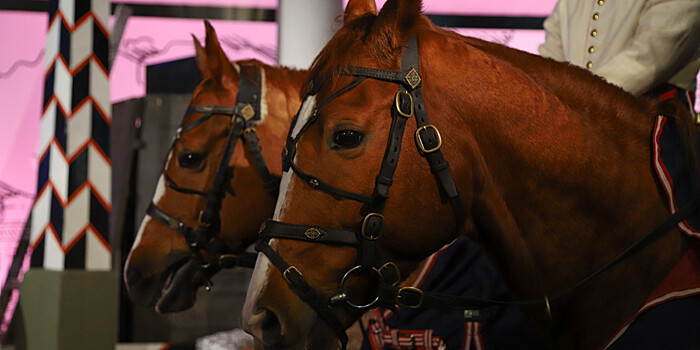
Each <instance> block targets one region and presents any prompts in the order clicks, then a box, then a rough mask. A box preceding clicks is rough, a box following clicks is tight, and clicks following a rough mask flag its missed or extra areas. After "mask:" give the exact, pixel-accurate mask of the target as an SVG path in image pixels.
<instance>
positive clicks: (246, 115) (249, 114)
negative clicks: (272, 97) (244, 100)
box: [234, 103, 255, 121]
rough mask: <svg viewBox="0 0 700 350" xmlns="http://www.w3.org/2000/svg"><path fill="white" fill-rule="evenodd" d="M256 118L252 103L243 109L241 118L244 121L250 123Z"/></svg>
mask: <svg viewBox="0 0 700 350" xmlns="http://www.w3.org/2000/svg"><path fill="white" fill-rule="evenodd" d="M254 116H255V109H253V106H251V105H250V103H248V104H246V105H245V106H244V107H243V108H242V109H241V117H243V119H245V120H246V121H249V120H250V119H251V118H253V117H254ZM234 118H235V116H234Z"/></svg>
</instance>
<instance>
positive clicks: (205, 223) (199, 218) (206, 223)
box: [197, 210, 211, 227]
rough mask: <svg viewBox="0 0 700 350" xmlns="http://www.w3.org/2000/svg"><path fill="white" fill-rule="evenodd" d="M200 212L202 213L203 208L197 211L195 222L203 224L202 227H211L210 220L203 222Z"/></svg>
mask: <svg viewBox="0 0 700 350" xmlns="http://www.w3.org/2000/svg"><path fill="white" fill-rule="evenodd" d="M202 214H204V210H202V211H200V212H199V217H197V222H198V223H199V224H200V225H202V226H204V227H211V223H210V222H204V221H202Z"/></svg>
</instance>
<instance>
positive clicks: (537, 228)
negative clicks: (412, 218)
mask: <svg viewBox="0 0 700 350" xmlns="http://www.w3.org/2000/svg"><path fill="white" fill-rule="evenodd" d="M430 36H431V34H428V35H426V36H425V37H426V38H425V39H427V40H422V41H421V40H419V43H421V61H422V64H421V66H422V67H426V68H425V69H424V72H422V73H423V76H424V79H425V83H424V85H425V89H424V90H425V91H424V95H425V98H426V101H427V103H428V106H427V108H428V111H429V113H431V114H433V115H435V119H436V120H435V121H434V123H435V124H436V125H438V123H444V124H443V125H455V126H457V127H455V128H452V129H451V130H459V134H457V133H453V134H452V135H449V136H448V137H444V139H447V140H451V141H453V142H455V144H453V145H447V144H445V145H444V146H443V149H444V150H445V152H446V153H447V152H448V151H447V150H448V149H449V148H451V147H454V148H455V151H452V152H454V153H453V154H454V155H453V156H450V155H447V157H448V159H455V158H459V157H460V156H459V154H460V153H461V154H469V155H470V156H469V157H467V158H468V159H469V162H465V163H459V161H455V162H453V164H456V165H455V166H456V167H457V168H459V167H462V169H461V171H460V169H457V171H456V173H457V174H465V173H470V174H471V175H470V176H471V177H465V179H468V180H465V181H471V179H472V178H473V179H477V181H475V184H474V185H473V186H474V193H475V195H474V199H473V202H472V208H474V209H473V211H472V213H471V215H472V216H473V219H474V221H475V227H476V230H475V231H474V233H473V237H472V238H474V239H475V240H477V241H478V242H479V243H481V245H482V246H483V247H484V248H485V250H486V252H487V254H489V255H490V256H491V258H492V259H491V260H492V261H494V263H495V265H496V267H497V268H498V269H499V272H500V273H501V275H502V277H503V278H504V279H505V280H506V282H507V284H508V285H509V287H510V288H511V290H512V291H513V292H514V294H516V295H517V296H519V297H542V296H543V295H546V294H551V293H556V292H557V291H561V290H564V289H565V288H567V287H569V286H571V285H573V284H575V283H576V282H577V281H579V280H581V279H583V278H584V277H586V276H587V275H588V274H590V273H592V272H593V271H595V270H596V269H597V268H598V267H600V266H602V265H604V264H605V263H607V262H608V261H610V260H612V259H613V258H614V257H615V256H616V255H618V254H619V253H620V252H622V251H623V250H624V249H626V248H627V247H628V246H630V245H631V244H632V242H634V241H636V240H637V239H638V238H639V237H640V236H641V235H642V234H644V233H646V232H647V231H648V230H650V229H651V228H652V227H654V226H655V225H656V224H658V223H660V222H661V221H663V220H664V219H665V217H666V216H668V213H667V211H666V209H665V208H664V206H663V203H662V202H661V198H660V196H659V194H658V192H657V188H656V185H655V182H654V179H653V177H652V174H651V170H650V168H649V162H650V150H649V147H648V137H649V136H648V134H647V133H648V130H649V131H650V130H651V129H650V128H651V123H652V120H651V118H649V119H648V120H644V119H645V117H646V115H644V112H643V111H642V110H640V109H638V108H635V107H634V106H633V105H632V102H633V99H632V100H630V98H629V97H628V96H625V95H624V94H623V95H622V96H620V92H619V91H616V90H615V88H611V87H609V86H607V85H606V84H604V83H602V82H601V81H600V80H599V79H595V78H593V79H592V78H591V77H587V76H586V75H585V74H583V75H582V74H580V73H578V72H576V71H575V70H574V71H573V72H572V70H571V69H569V68H566V67H565V66H564V65H558V64H550V65H549V68H547V69H549V70H550V71H548V72H546V74H545V72H544V71H538V69H539V70H541V69H543V68H536V66H537V65H542V64H545V63H546V62H545V61H544V59H542V58H540V57H537V56H532V55H527V54H524V55H522V54H519V53H518V54H517V55H516V54H514V53H512V52H510V53H509V54H510V55H512V56H513V57H515V56H518V66H516V65H515V64H513V63H512V62H509V60H508V58H509V57H501V56H498V55H497V54H495V53H494V52H495V50H493V51H494V52H487V51H483V50H480V49H478V48H476V47H475V46H470V45H466V44H465V43H464V39H458V38H457V37H455V36H450V35H448V36H447V37H448V38H449V39H446V38H445V36H444V35H441V36H440V37H439V38H438V39H441V40H431V39H433V38H429V37H430ZM460 38H461V37H460ZM446 50H448V51H449V52H446ZM503 50H505V51H508V50H509V49H503ZM431 51H432V53H431ZM506 56H507V55H506ZM450 57H461V58H462V59H461V60H450V61H444V60H446V59H449V58H450ZM455 70H456V71H455ZM547 74H548V75H549V76H550V77H556V79H548V78H546V76H547ZM581 77H583V79H580V78H581ZM567 79H570V80H569V81H567ZM548 80H557V81H559V83H558V84H554V83H553V82H550V83H548ZM587 89H590V91H587ZM431 91H432V93H431ZM586 93H589V94H594V95H596V96H595V97H597V96H600V98H601V99H602V98H604V97H607V98H606V99H605V101H607V103H608V104H609V106H603V105H602V104H600V103H598V102H597V101H596V100H595V97H594V98H592V99H591V101H588V102H589V103H588V105H585V104H583V103H582V102H580V101H579V100H581V98H580V97H576V96H575V95H576V94H581V95H582V94H586ZM430 101H442V103H444V104H445V105H441V104H440V103H436V102H433V103H432V104H431V102H430ZM449 101H452V102H449ZM612 101H615V104H613V102H612ZM438 118H445V119H450V120H445V119H438ZM647 128H648V130H647ZM448 142H450V141H448ZM462 158H464V157H462ZM455 160H456V159H455ZM458 176H459V175H458ZM458 181H459V180H458ZM461 185H462V186H469V185H470V184H465V183H462V184H461ZM464 192H465V193H470V192H471V191H464ZM683 244H684V243H683V241H682V239H681V238H680V237H679V235H675V234H674V235H667V236H665V237H664V238H662V239H660V240H658V241H657V242H656V243H654V244H653V246H654V249H655V250H656V251H662V252H667V254H666V253H664V254H658V253H654V252H653V251H652V250H649V249H644V250H642V251H641V252H640V253H638V254H636V255H634V256H632V257H630V258H629V259H626V260H625V261H624V262H623V263H621V264H620V266H618V267H617V268H615V269H614V270H612V271H609V272H606V273H605V274H604V275H603V276H601V277H600V278H597V279H596V280H594V281H593V282H591V283H588V284H587V285H586V286H584V287H583V288H580V289H579V290H577V291H576V292H575V293H574V294H573V295H571V298H569V300H568V301H566V302H562V303H558V305H556V306H557V307H558V309H559V310H563V311H562V313H566V314H567V316H569V317H573V318H574V319H577V321H571V322H569V325H568V326H563V327H564V329H563V330H562V334H568V333H567V332H570V331H571V329H572V328H573V327H583V328H584V329H585V328H590V329H591V332H593V330H592V329H594V328H595V327H596V326H597V327H599V328H602V329H603V331H602V332H600V333H601V334H603V335H602V336H601V337H604V336H605V334H609V333H611V332H614V331H615V330H616V328H615V327H618V326H619V325H621V324H622V322H624V321H625V320H626V317H629V316H631V314H633V313H634V311H636V308H638V307H639V306H640V305H641V303H642V302H643V301H644V299H645V298H646V296H647V295H648V294H649V293H650V292H651V290H652V289H653V287H655V286H656V285H657V284H658V283H659V282H660V280H661V279H662V278H663V276H664V275H665V273H666V272H667V271H668V269H669V268H670V267H671V266H672V265H673V263H675V261H677V259H678V258H679V257H680V255H681V254H682V252H683V249H682V247H683ZM635 269H636V270H637V271H640V270H641V271H645V272H647V274H646V275H644V277H643V278H634V277H633V276H635V275H637V276H639V273H634V272H633V271H635ZM625 272H632V273H629V274H625ZM630 278H632V279H630ZM621 282H624V284H621ZM593 290H595V291H601V290H602V291H605V292H610V293H607V294H606V293H604V292H592V291H593ZM629 290H634V291H635V292H637V294H636V295H635V293H634V292H628V291H629ZM623 291H624V292H623ZM620 293H626V295H627V297H626V298H624V299H625V300H624V301H620V300H619V298H618V297H615V298H613V297H611V295H612V296H616V295H617V296H619V295H621V294H620ZM592 295H595V296H597V297H598V300H596V301H595V302H591V301H590V300H588V299H587V298H588V297H589V296H592ZM611 298H612V299H611ZM567 303H568V304H567ZM576 305H578V306H576ZM581 305H585V308H587V310H584V309H582V307H581ZM595 312H599V314H598V315H596V316H591V313H593V315H595ZM580 314H582V315H580ZM606 315H609V316H606ZM605 317H609V318H610V322H611V324H612V325H610V326H605V325H600V324H598V325H596V322H599V321H600V319H601V318H605ZM536 318H537V317H536ZM555 318H556V315H555ZM541 321H543V320H541ZM543 322H544V321H543ZM555 322H556V320H555ZM577 322H578V323H577ZM592 342H593V343H595V344H596V345H602V344H598V343H599V342H601V340H600V339H594V340H592Z"/></svg>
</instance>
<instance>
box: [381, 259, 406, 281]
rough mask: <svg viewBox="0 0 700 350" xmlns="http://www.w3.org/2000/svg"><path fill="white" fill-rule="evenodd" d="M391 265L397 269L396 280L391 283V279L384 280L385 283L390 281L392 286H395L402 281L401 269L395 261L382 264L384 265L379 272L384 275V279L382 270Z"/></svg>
mask: <svg viewBox="0 0 700 350" xmlns="http://www.w3.org/2000/svg"><path fill="white" fill-rule="evenodd" d="M389 267H393V268H394V270H395V271H396V281H394V282H391V283H389V281H384V283H389V284H391V285H392V286H395V285H397V284H399V282H401V270H399V267H398V266H397V265H396V264H395V263H394V262H393V261H389V262H388V263H386V264H384V265H382V267H380V268H379V274H380V275H382V279H383V277H384V275H383V274H382V271H384V270H386V269H388V268H389Z"/></svg>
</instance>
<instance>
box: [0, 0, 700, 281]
mask: <svg viewBox="0 0 700 350" xmlns="http://www.w3.org/2000/svg"><path fill="white" fill-rule="evenodd" d="M329 1H330V0H329ZM113 2H124V3H134V4H161V5H162V4H181V5H190V6H219V7H227V6H232V7H257V8H267V9H274V8H276V6H277V0H117V1H113ZM383 3H384V1H383V0H382V1H379V2H378V7H381V5H382V4H383ZM424 3H425V5H424V10H425V12H426V13H432V14H460V15H495V16H499V15H506V16H538V17H544V16H546V15H547V14H549V12H550V11H551V9H552V8H553V6H554V3H555V0H540V1H532V0H519V1H514V0H489V1H482V0H479V1H477V0H426V1H424ZM47 22H48V18H47V14H45V13H40V12H13V11H0V47H2V48H3V50H2V54H0V106H1V107H2V109H1V110H2V114H0V150H2V152H0V181H2V182H4V183H6V184H9V185H10V186H12V187H13V188H14V189H16V190H18V191H19V192H18V193H20V194H18V195H13V196H9V195H8V194H7V193H9V192H8V191H7V190H3V189H2V188H1V187H0V199H2V200H3V202H2V203H4V204H5V210H4V214H5V215H4V216H0V285H1V284H2V283H3V282H4V280H5V274H6V273H7V269H8V268H9V264H10V259H11V256H12V252H13V251H14V249H15V246H16V242H17V237H18V234H19V233H20V232H21V226H22V224H23V222H24V220H25V219H26V216H27V214H28V213H29V208H30V206H31V202H32V199H31V196H32V195H33V194H34V192H35V187H36V181H37V180H36V173H37V159H36V158H37V155H36V148H37V140H38V127H39V118H40V116H41V105H42V94H43V65H44V61H43V50H44V43H45V38H44V35H45V32H46V27H47ZM212 23H213V25H214V26H215V28H216V29H217V32H218V33H219V37H220V38H221V39H222V40H223V41H224V43H225V45H224V47H225V51H226V52H227V54H228V55H229V58H230V59H231V60H237V59H243V58H258V59H260V60H262V61H263V62H265V63H270V64H274V63H275V57H276V52H277V25H276V24H275V23H270V22H243V21H238V22H234V21H212ZM454 30H455V31H457V32H458V33H460V34H463V35H471V36H476V37H479V38H482V39H486V40H491V41H496V42H499V43H502V44H506V45H509V46H513V47H516V48H519V49H522V50H525V51H528V52H532V53H536V52H537V46H538V45H539V44H540V43H541V42H543V41H544V33H543V31H541V30H488V29H454ZM190 33H193V34H194V35H196V36H197V37H198V38H200V39H201V38H203V37H204V26H203V24H202V20H199V19H174V18H150V17H133V18H131V19H129V21H128V23H127V26H126V30H125V33H124V36H123V39H122V43H121V46H120V51H119V53H118V55H117V58H116V60H115V63H114V67H113V70H112V73H111V83H110V88H111V99H112V101H113V102H119V101H123V100H125V99H129V98H137V97H141V96H143V95H144V94H145V67H146V65H149V64H155V63H160V62H166V61H171V60H175V59H180V58H184V57H191V56H193V55H194V47H193V45H192V39H191V37H190ZM241 47H242V48H241ZM699 90H700V89H699ZM696 108H700V101H698V103H697V104H696Z"/></svg>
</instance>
